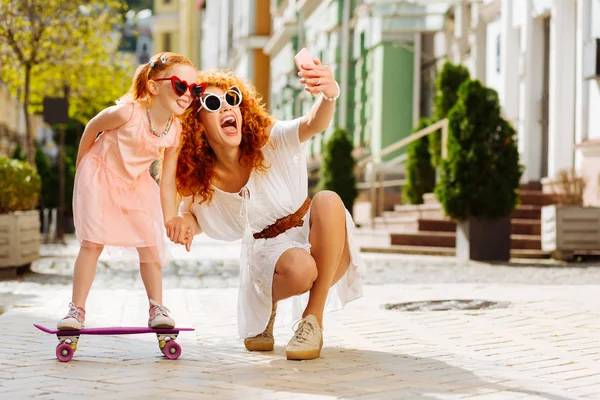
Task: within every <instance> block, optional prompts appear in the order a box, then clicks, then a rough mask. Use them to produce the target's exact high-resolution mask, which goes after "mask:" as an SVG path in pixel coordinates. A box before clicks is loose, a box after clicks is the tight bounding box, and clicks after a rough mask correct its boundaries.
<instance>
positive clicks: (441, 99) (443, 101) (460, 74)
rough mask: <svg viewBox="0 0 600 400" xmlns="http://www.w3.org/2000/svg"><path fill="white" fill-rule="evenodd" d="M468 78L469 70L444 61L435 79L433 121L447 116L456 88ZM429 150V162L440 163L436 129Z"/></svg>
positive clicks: (454, 99)
mask: <svg viewBox="0 0 600 400" xmlns="http://www.w3.org/2000/svg"><path fill="white" fill-rule="evenodd" d="M469 78H470V75H469V70H468V69H467V68H466V67H464V66H462V65H456V64H452V63H451V62H446V63H445V64H444V66H443V67H442V70H441V71H440V73H439V75H438V76H437V79H436V81H435V100H434V101H435V104H434V108H433V121H432V122H437V121H439V120H442V119H444V118H446V117H448V112H449V111H450V110H451V109H452V107H454V105H455V104H456V101H457V100H458V88H459V87H460V85H462V83H463V82H465V81H466V80H468V79H469ZM429 152H430V153H431V164H432V165H433V166H434V167H438V166H439V165H440V158H441V154H442V134H441V131H437V132H435V133H432V134H431V138H430V139H429Z"/></svg>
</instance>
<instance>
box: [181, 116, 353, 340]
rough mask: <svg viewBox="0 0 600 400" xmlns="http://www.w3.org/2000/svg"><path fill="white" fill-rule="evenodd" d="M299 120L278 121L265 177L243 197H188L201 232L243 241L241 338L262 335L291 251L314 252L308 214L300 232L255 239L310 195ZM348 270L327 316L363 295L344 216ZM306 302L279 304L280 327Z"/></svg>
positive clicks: (186, 206)
mask: <svg viewBox="0 0 600 400" xmlns="http://www.w3.org/2000/svg"><path fill="white" fill-rule="evenodd" d="M299 124H300V119H295V120H292V121H279V122H276V123H275V124H274V125H273V128H272V130H271V137H270V139H269V143H268V144H267V145H266V146H265V147H263V149H262V151H263V155H264V157H265V161H266V165H268V166H270V167H269V169H268V171H267V172H265V173H261V172H256V171H253V172H252V173H251V175H250V178H249V179H248V183H247V184H246V186H244V187H243V188H242V190H240V192H239V193H228V192H224V191H222V190H220V189H218V188H216V187H214V195H213V198H212V201H211V203H210V204H208V205H207V204H206V203H204V204H199V202H198V200H196V202H194V203H192V197H191V196H189V197H186V198H184V201H183V204H182V209H181V210H182V211H190V212H192V213H193V214H194V215H195V216H196V219H197V220H198V223H199V224H200V227H201V228H202V230H203V231H204V232H205V233H206V234H207V235H208V236H210V237H211V238H214V239H220V240H225V241H234V240H239V239H243V240H242V254H241V259H240V286H239V292H238V330H239V334H240V337H241V338H246V337H251V336H254V335H257V334H259V333H261V332H262V331H264V329H265V327H266V326H267V323H268V321H269V317H270V315H271V308H272V300H271V295H272V290H271V289H272V285H273V274H274V272H275V264H276V262H277V260H278V259H279V257H280V256H281V254H282V253H283V252H285V251H286V250H287V249H290V248H301V249H304V250H306V251H307V252H308V253H310V243H309V241H308V238H309V218H310V209H309V210H308V212H307V213H306V216H305V217H304V224H303V226H301V227H296V228H291V229H289V230H287V231H286V232H284V233H282V234H280V235H279V236H277V237H275V238H271V239H254V237H253V236H252V234H253V233H256V232H260V231H262V230H263V229H264V228H265V227H267V226H268V225H271V224H273V223H274V222H275V221H276V220H277V219H279V218H282V217H285V216H287V215H290V214H293V213H294V212H296V211H297V210H298V208H300V206H301V205H302V203H303V202H304V200H305V199H306V197H307V194H308V178H307V166H306V157H305V155H304V151H303V148H304V146H303V144H302V143H300V140H299V136H298V127H299ZM346 227H347V229H346V230H347V232H348V233H347V235H348V236H347V238H348V245H349V249H350V257H351V261H350V265H349V267H348V271H347V272H346V274H345V275H344V276H343V277H342V279H340V280H339V281H338V282H337V283H336V284H335V285H334V286H333V287H332V288H331V289H330V291H329V295H328V297H327V304H326V307H325V311H333V310H337V309H340V308H342V307H343V306H344V305H345V304H346V303H347V302H350V301H352V300H354V299H357V298H358V297H360V296H361V295H362V284H361V280H360V276H359V273H358V267H359V266H360V267H362V266H363V265H364V264H363V261H362V259H361V257H360V254H359V252H358V248H357V246H356V244H355V243H354V239H353V235H352V228H354V222H353V221H352V217H351V216H350V214H349V213H348V211H346ZM307 303H308V293H305V294H303V295H301V296H295V297H293V298H290V299H286V300H283V301H281V302H279V303H278V305H277V324H278V325H281V324H283V323H289V322H293V321H295V320H297V319H299V318H301V317H302V312H303V311H304V308H305V307H306V304H307Z"/></svg>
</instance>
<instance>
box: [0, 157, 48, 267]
mask: <svg viewBox="0 0 600 400" xmlns="http://www.w3.org/2000/svg"><path fill="white" fill-rule="evenodd" d="M0 182H2V185H0V275H1V276H3V277H11V276H14V275H16V274H17V273H19V272H21V271H24V270H27V269H28V268H29V265H30V264H31V262H32V261H34V260H36V259H37V258H38V257H39V250H40V216H39V213H38V211H37V210H36V209H35V207H36V206H37V202H38V198H39V193H40V177H39V175H38V174H37V172H36V170H35V169H33V168H32V167H31V166H30V165H29V164H28V163H27V162H25V161H19V160H14V159H10V158H6V157H0Z"/></svg>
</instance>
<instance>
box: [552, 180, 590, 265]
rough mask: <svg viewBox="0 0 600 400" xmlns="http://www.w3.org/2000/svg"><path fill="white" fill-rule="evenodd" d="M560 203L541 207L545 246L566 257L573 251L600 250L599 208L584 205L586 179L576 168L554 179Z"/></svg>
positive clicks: (553, 189) (559, 257) (555, 190)
mask: <svg viewBox="0 0 600 400" xmlns="http://www.w3.org/2000/svg"><path fill="white" fill-rule="evenodd" d="M551 187H552V192H553V194H554V199H555V201H556V202H557V204H553V205H548V206H544V207H542V250H544V251H548V252H550V253H551V254H552V257H554V258H558V259H562V260H567V259H571V258H573V254H574V251H576V250H578V251H586V250H587V251H589V250H593V251H600V208H598V207H584V205H583V192H584V190H585V187H586V182H585V181H584V180H583V178H580V177H578V176H577V173H576V172H575V170H574V169H571V170H561V171H559V173H558V177H557V179H556V180H554V181H553V182H552V183H551Z"/></svg>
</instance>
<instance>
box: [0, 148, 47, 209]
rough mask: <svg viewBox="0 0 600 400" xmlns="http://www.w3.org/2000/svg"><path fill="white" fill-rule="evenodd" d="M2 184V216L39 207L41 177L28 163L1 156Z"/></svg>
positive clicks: (0, 207) (0, 180)
mask: <svg viewBox="0 0 600 400" xmlns="http://www.w3.org/2000/svg"><path fill="white" fill-rule="evenodd" d="M0 182H2V185H0V214H6V213H10V212H13V211H27V210H33V209H34V208H35V207H36V206H37V202H38V198H39V194H40V177H39V175H38V174H37V172H36V170H35V169H34V168H32V167H31V165H29V164H28V163H27V162H25V161H19V160H13V159H10V158H6V157H1V156H0Z"/></svg>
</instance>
